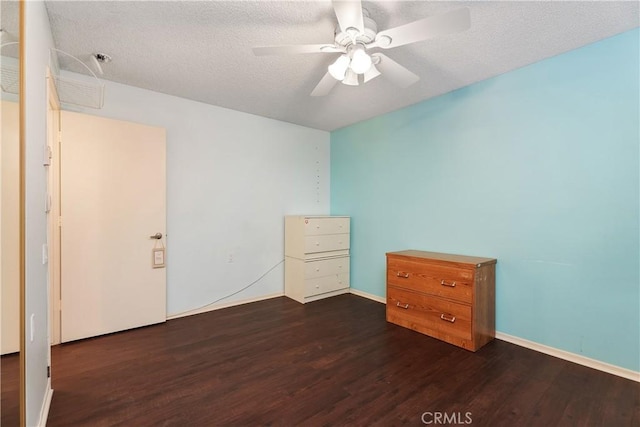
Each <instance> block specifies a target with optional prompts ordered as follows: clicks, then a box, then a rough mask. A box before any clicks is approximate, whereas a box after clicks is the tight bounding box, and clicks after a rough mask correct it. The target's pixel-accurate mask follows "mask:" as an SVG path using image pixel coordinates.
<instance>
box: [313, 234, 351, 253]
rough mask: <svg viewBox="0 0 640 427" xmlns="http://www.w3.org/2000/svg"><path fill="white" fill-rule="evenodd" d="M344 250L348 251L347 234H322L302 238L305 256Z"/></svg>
mask: <svg viewBox="0 0 640 427" xmlns="http://www.w3.org/2000/svg"><path fill="white" fill-rule="evenodd" d="M345 249H349V235H348V234H323V235H317V236H305V238H304V252H305V253H307V254H312V253H317V252H330V251H339V250H345Z"/></svg>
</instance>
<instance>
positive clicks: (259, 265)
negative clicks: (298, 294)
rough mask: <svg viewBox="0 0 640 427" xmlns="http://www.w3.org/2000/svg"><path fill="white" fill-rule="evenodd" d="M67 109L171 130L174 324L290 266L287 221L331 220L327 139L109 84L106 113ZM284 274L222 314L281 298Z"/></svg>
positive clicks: (169, 179)
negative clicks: (295, 217)
mask: <svg viewBox="0 0 640 427" xmlns="http://www.w3.org/2000/svg"><path fill="white" fill-rule="evenodd" d="M107 74H108V70H107ZM63 76H66V77H69V78H74V79H84V76H78V75H76V74H71V73H64V74H63ZM211 84H216V82H215V77H214V78H212V81H211ZM63 109H68V110H73V111H82V112H84V113H87V114H94V115H100V116H105V117H110V118H116V119H122V120H128V121H133V122H139V123H144V124H149V125H154V126H161V127H164V128H166V129H167V306H168V307H167V311H168V313H167V314H168V315H169V316H171V315H176V314H180V313H184V312H186V311H190V310H194V309H198V308H200V307H202V306H205V305H207V304H210V303H212V302H214V301H216V300H218V299H220V298H222V297H224V296H227V295H229V294H232V293H234V292H236V291H238V290H240V289H242V288H243V287H245V286H247V285H249V284H250V283H252V282H254V281H255V280H257V279H259V278H260V277H261V276H262V275H263V274H265V273H266V272H267V271H269V269H271V268H272V267H274V266H276V265H277V264H278V263H279V262H280V261H282V260H283V258H284V243H283V242H284V238H283V233H284V229H283V225H284V219H283V216H284V215H286V214H301V213H311V214H328V212H329V133H328V132H325V131H319V130H314V129H309V128H305V127H301V126H297V125H293V124H290V123H284V122H280V121H276V120H272V119H266V118H263V117H259V116H254V115H251V114H246V113H241V112H237V111H233V110H228V109H224V108H220V107H214V106H211V105H207V104H202V103H199V102H195V101H190V100H186V99H182V98H177V97H173V96H168V95H164V94H160V93H157V92H151V91H148V90H143V89H138V88H133V87H130V86H125V85H121V84H117V83H110V82H107V85H106V90H105V105H104V108H103V109H101V110H94V109H90V108H80V107H72V106H65V105H64V104H63ZM62 132H63V139H64V123H62ZM148 232H149V234H150V235H151V234H154V233H155V232H156V230H148ZM229 261H232V262H229ZM283 267H284V266H283V264H280V265H277V267H275V268H274V269H273V270H272V271H270V272H269V273H268V274H266V276H264V277H263V278H262V279H261V280H260V281H258V282H257V283H256V284H255V285H254V286H252V287H250V288H248V289H247V290H245V291H243V292H240V293H238V294H237V295H234V296H232V297H230V298H228V299H224V300H222V301H220V302H219V303H217V304H216V305H223V304H229V303H233V302H237V301H243V300H247V299H253V298H260V297H264V296H269V295H273V294H281V293H282V292H283V288H284V279H283V277H284V268H283Z"/></svg>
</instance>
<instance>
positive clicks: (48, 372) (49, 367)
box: [47, 366, 51, 378]
mask: <svg viewBox="0 0 640 427" xmlns="http://www.w3.org/2000/svg"><path fill="white" fill-rule="evenodd" d="M47 378H51V366H47Z"/></svg>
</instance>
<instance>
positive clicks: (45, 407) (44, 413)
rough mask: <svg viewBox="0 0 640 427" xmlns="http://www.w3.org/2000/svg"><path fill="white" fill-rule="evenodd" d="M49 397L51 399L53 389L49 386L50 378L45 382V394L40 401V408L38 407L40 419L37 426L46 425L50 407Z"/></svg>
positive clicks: (43, 426) (42, 426)
mask: <svg viewBox="0 0 640 427" xmlns="http://www.w3.org/2000/svg"><path fill="white" fill-rule="evenodd" d="M51 399H53V389H52V388H51V378H49V382H48V383H47V390H46V394H45V395H44V400H43V402H42V408H41V409H40V420H39V421H38V427H45V426H46V425H47V418H49V408H51Z"/></svg>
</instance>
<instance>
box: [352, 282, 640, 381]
mask: <svg viewBox="0 0 640 427" xmlns="http://www.w3.org/2000/svg"><path fill="white" fill-rule="evenodd" d="M351 293H352V294H354V295H357V296H360V297H363V298H368V299H370V300H373V301H377V302H380V303H382V304H386V303H387V301H386V300H385V299H384V298H382V297H379V296H377V295H373V294H370V293H367V292H362V291H359V290H357V289H353V288H352V289H351ZM496 339H499V340H501V341H506V342H509V343H511V344H515V345H518V346H520V347H525V348H528V349H530V350H534V351H537V352H540V353H544V354H548V355H549V356H553V357H557V358H559V359H563V360H567V361H569V362H573V363H577V364H578V365H583V366H586V367H588V368H592V369H597V370H598V371H602V372H606V373H608V374H612V375H616V376H619V377H622V378H626V379H629V380H632V381H637V382H640V372H636V371H632V370H631V369H626V368H622V367H620V366H615V365H610V364H609V363H605V362H601V361H599V360H595V359H591V358H588V357H585V356H582V355H579V354H575V353H571V352H568V351H565V350H560V349H557V348H554V347H549V346H546V345H543V344H538V343H537V342H533V341H529V340H525V339H523V338H518V337H514V336H513V335H508V334H505V333H502V332H498V331H496Z"/></svg>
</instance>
